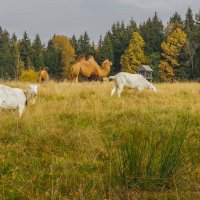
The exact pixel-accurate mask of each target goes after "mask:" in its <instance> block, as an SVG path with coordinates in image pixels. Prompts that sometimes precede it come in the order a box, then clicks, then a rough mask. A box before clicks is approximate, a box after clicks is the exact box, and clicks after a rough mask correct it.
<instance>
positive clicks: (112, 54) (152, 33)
mask: <svg viewBox="0 0 200 200" xmlns="http://www.w3.org/2000/svg"><path fill="white" fill-rule="evenodd" d="M80 55H85V56H89V55H92V56H93V57H94V58H95V60H96V61H97V62H98V63H99V64H101V63H102V61H103V60H105V59H107V58H108V59H109V60H110V61H111V62H112V63H113V66H112V68H111V72H110V74H116V73H117V72H119V71H128V72H130V73H137V68H138V67H139V66H140V65H141V64H148V65H150V67H151V68H152V69H153V70H154V72H153V77H154V81H156V82H160V81H174V80H177V81H187V80H197V81H198V80H199V77H200V12H198V13H193V11H192V9H191V8H188V10H187V12H186V14H185V18H184V19H182V18H181V15H180V14H179V13H178V12H175V13H174V14H173V16H171V17H170V18H169V21H168V22H167V24H166V25H164V24H163V22H162V20H161V19H160V18H159V16H158V14H157V13H156V12H155V14H154V16H152V17H149V18H148V19H147V20H146V21H144V22H143V23H141V24H137V23H136V22H135V21H134V19H131V20H130V21H129V23H128V24H125V23H124V22H123V21H118V22H115V23H113V25H112V26H111V29H110V30H108V31H107V33H106V34H105V35H104V36H100V39H99V42H98V44H96V43H94V42H92V41H91V39H90V36H89V34H88V32H87V31H85V32H84V33H83V34H81V35H80V36H77V35H75V34H74V35H73V36H72V37H67V36H64V35H53V36H52V38H50V39H49V41H48V44H44V43H43V42H42V40H41V38H40V36H39V34H37V35H36V36H35V38H34V39H31V38H30V37H29V35H28V33H27V32H26V31H25V32H24V34H23V37H22V38H21V39H18V38H17V36H16V34H15V33H13V34H12V35H11V34H10V33H9V32H8V31H7V30H5V29H3V28H2V27H0V79H3V80H18V79H20V76H21V75H22V73H23V71H27V70H32V71H34V72H38V71H39V70H40V69H41V68H43V67H44V66H47V67H48V68H49V74H50V76H51V78H52V79H54V80H64V79H70V68H71V65H72V64H73V63H74V62H75V60H76V58H78V57H79V56H80Z"/></svg>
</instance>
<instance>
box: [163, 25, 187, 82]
mask: <svg viewBox="0 0 200 200" xmlns="http://www.w3.org/2000/svg"><path fill="white" fill-rule="evenodd" d="M186 41H187V37H186V34H185V32H184V31H183V30H182V29H181V28H177V29H176V30H174V31H173V32H172V33H171V34H170V35H169V36H168V37H167V40H166V41H164V42H163V43H162V44H161V48H162V50H163V53H162V57H163V60H161V61H160V64H159V72H160V77H161V79H163V80H164V81H173V79H174V76H175V74H174V69H177V68H178V67H180V64H179V63H178V57H179V54H180V50H181V49H182V47H183V46H184V45H185V44H186Z"/></svg>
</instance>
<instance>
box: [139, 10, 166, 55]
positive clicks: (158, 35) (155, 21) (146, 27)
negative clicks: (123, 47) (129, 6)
mask: <svg viewBox="0 0 200 200" xmlns="http://www.w3.org/2000/svg"><path fill="white" fill-rule="evenodd" d="M163 29H164V26H163V24H162V21H161V20H160V19H159V18H158V16H157V13H155V15H154V17H153V18H152V19H151V18H149V19H148V20H147V21H146V22H144V23H143V24H142V25H140V31H141V35H142V38H143V39H144V41H145V53H146V54H147V55H148V56H150V55H151V54H152V53H154V52H160V51H161V49H160V46H161V43H162V41H163V38H164V32H163Z"/></svg>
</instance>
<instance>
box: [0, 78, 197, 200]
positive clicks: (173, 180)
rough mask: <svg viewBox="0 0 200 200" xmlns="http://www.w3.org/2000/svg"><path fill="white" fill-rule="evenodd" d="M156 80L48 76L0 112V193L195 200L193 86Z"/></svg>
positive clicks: (6, 195) (39, 196)
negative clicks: (19, 107) (120, 84)
mask: <svg viewBox="0 0 200 200" xmlns="http://www.w3.org/2000/svg"><path fill="white" fill-rule="evenodd" d="M4 84H7V85H10V86H14V87H20V88H26V85H27V84H28V83H20V82H7V83H4ZM156 87H157V88H158V93H157V94H154V93H151V92H149V91H143V92H137V91H135V90H126V91H123V93H122V98H117V97H113V98H110V92H111V89H112V83H103V84H99V83H90V84H88V83H82V84H68V83H55V82H49V83H48V84H42V85H41V86H40V87H39V95H38V98H37V100H36V104H35V105H32V104H29V105H28V106H27V107H26V111H25V114H24V116H23V118H22V119H19V118H18V116H17V113H14V112H1V113H0V199H3V200H5V199H6V200H7V199H37V200H41V199H63V200H64V199H87V200H88V199H89V200H90V199H92V200H93V199H100V200H102V199H170V198H171V199H198V198H199V187H200V173H199V172H200V171H199V165H200V156H199V152H200V151H199V150H200V143H199V140H200V134H199V132H200V109H199V108H200V101H199V99H200V85H199V84H197V83H191V84H190V83H181V84H179V83H176V84H157V85H156Z"/></svg>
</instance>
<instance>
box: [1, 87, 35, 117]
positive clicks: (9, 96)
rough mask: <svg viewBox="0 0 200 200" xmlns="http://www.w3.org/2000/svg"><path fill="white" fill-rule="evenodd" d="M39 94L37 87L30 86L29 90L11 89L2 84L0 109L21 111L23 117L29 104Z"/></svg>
mask: <svg viewBox="0 0 200 200" xmlns="http://www.w3.org/2000/svg"><path fill="white" fill-rule="evenodd" d="M37 93H38V86H37V85H34V84H32V85H29V86H28V89H27V90H25V91H24V90H22V89H19V88H11V87H8V86H5V85H1V84H0V109H14V110H17V109H18V111H19V117H21V116H22V114H23V112H24V110H25V106H26V105H27V102H28V101H29V100H30V99H32V98H33V97H34V100H35V96H36V95H37Z"/></svg>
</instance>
